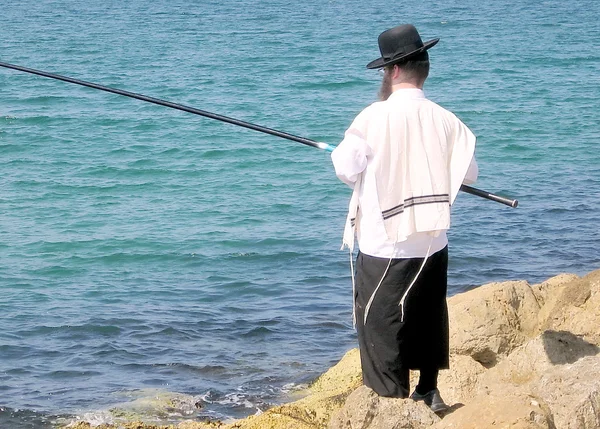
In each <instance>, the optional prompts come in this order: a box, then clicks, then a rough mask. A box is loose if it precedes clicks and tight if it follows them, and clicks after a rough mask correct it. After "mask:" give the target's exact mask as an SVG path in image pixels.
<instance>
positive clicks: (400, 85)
mask: <svg viewBox="0 0 600 429" xmlns="http://www.w3.org/2000/svg"><path fill="white" fill-rule="evenodd" d="M399 89H421V90H422V89H423V85H420V86H419V85H415V84H412V83H408V82H402V83H396V84H394V85H392V92H395V91H397V90H399Z"/></svg>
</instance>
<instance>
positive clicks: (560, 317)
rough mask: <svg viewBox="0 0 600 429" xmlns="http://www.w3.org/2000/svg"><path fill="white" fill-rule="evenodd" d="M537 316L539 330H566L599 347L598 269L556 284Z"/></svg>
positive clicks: (599, 274)
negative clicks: (540, 318)
mask: <svg viewBox="0 0 600 429" xmlns="http://www.w3.org/2000/svg"><path fill="white" fill-rule="evenodd" d="M540 316H543V318H542V320H540V328H541V329H553V330H564V331H569V332H572V333H573V334H575V335H579V336H581V337H582V338H584V339H585V340H586V341H589V342H591V343H593V344H595V345H597V346H600V329H598V327H599V326H600V270H597V271H594V272H592V273H590V274H588V275H586V276H585V277H582V278H580V279H577V280H574V281H572V282H569V283H567V284H565V285H562V286H560V288H559V290H558V291H557V293H556V296H555V297H554V298H552V299H549V300H547V302H546V304H545V305H544V306H543V307H542V310H541V311H540Z"/></svg>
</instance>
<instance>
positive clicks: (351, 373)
mask: <svg viewBox="0 0 600 429" xmlns="http://www.w3.org/2000/svg"><path fill="white" fill-rule="evenodd" d="M361 384H362V370H361V366H360V353H359V351H358V349H357V348H355V349H352V350H350V351H348V352H346V354H345V355H344V357H343V358H342V359H341V360H340V361H339V362H338V363H337V364H336V365H334V366H333V367H331V368H329V369H328V370H327V372H325V373H324V374H322V375H321V376H320V377H319V378H317V379H316V380H315V381H314V382H313V383H312V384H311V385H310V387H309V393H317V392H325V391H332V390H340V389H342V390H348V389H351V390H354V389H356V388H357V387H358V386H360V385H361Z"/></svg>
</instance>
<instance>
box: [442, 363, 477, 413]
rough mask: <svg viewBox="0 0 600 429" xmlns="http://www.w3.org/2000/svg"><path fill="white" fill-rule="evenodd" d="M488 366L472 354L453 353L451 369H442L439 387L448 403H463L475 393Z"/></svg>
mask: <svg viewBox="0 0 600 429" xmlns="http://www.w3.org/2000/svg"><path fill="white" fill-rule="evenodd" d="M485 372H486V368H485V367H484V366H483V365H481V364H480V363H479V362H477V361H476V360H475V359H473V358H472V357H470V356H462V355H451V356H450V369H449V370H444V371H440V375H439V379H438V389H439V390H440V394H441V395H442V398H444V401H445V402H446V403H447V404H448V405H453V404H463V403H465V402H467V401H468V400H470V399H471V398H472V397H473V396H474V395H475V388H476V386H477V380H478V379H479V377H480V376H481V375H482V374H484V373H485Z"/></svg>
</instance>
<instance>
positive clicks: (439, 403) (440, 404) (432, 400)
mask: <svg viewBox="0 0 600 429" xmlns="http://www.w3.org/2000/svg"><path fill="white" fill-rule="evenodd" d="M410 399H412V400H413V401H423V402H425V405H427V406H428V407H429V408H431V411H433V412H434V413H439V412H442V411H446V410H447V409H448V408H450V407H448V405H446V403H445V402H444V400H443V399H442V397H441V396H440V391H439V390H437V389H434V390H430V391H429V392H427V393H426V394H424V395H421V394H420V393H417V391H416V390H415V391H414V392H413V394H412V395H410Z"/></svg>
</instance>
